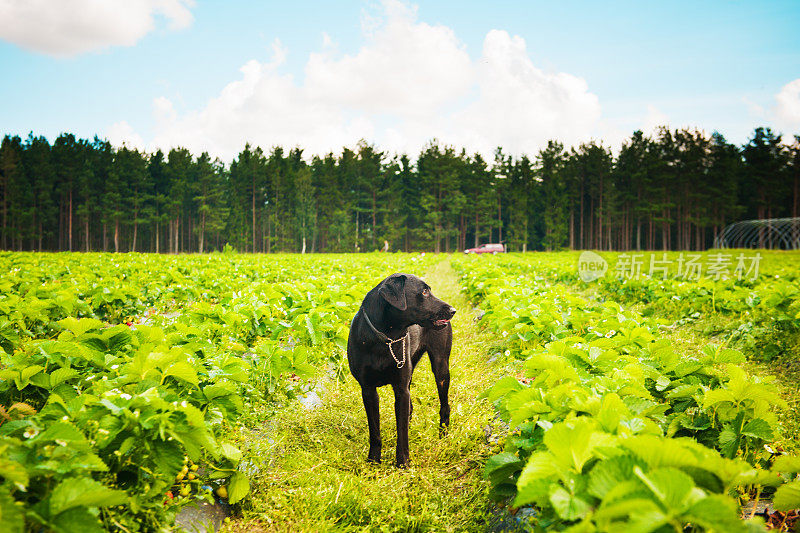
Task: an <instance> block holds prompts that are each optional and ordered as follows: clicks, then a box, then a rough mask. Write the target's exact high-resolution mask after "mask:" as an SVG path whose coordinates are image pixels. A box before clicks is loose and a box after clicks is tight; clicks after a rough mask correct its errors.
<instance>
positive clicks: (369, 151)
mask: <svg viewBox="0 0 800 533" xmlns="http://www.w3.org/2000/svg"><path fill="white" fill-rule="evenodd" d="M799 184H800V135H796V136H794V137H793V138H791V140H790V142H782V138H781V136H780V135H778V134H776V133H774V132H772V131H771V130H770V129H769V128H757V129H755V131H754V132H753V134H752V136H751V138H750V139H749V140H748V142H747V143H746V144H744V145H743V146H737V145H734V144H731V143H729V142H727V141H726V140H725V138H724V137H723V136H722V135H721V134H719V133H716V132H715V133H713V134H712V135H710V136H708V135H706V134H705V133H703V132H702V131H698V130H691V129H678V130H670V129H669V128H666V127H662V128H659V129H658V130H657V132H656V133H655V134H654V135H652V136H647V135H645V134H643V133H642V132H641V131H636V132H634V133H633V134H632V136H631V137H630V138H629V139H627V140H626V141H625V142H624V143H623V144H622V146H621V148H620V150H619V152H618V153H617V154H614V153H613V152H612V151H611V149H609V148H608V147H606V146H604V145H603V144H602V143H599V142H594V141H593V142H588V143H584V144H581V145H579V146H577V147H572V148H569V149H567V148H565V147H564V145H562V144H561V143H559V142H556V141H550V142H549V143H548V144H547V146H546V147H545V148H543V149H541V150H540V151H539V152H538V153H537V154H535V155H533V156H528V155H522V156H519V157H512V156H510V155H507V154H506V153H504V152H503V150H502V148H497V150H496V151H495V153H494V159H493V160H492V161H487V160H485V159H484V157H482V156H481V155H480V154H478V153H475V154H470V153H467V151H466V150H464V149H457V148H455V147H453V146H447V145H443V144H441V143H439V142H437V141H435V140H434V141H431V142H429V143H428V144H427V145H426V146H425V147H424V148H423V149H422V151H421V152H420V153H419V154H418V155H417V156H416V159H412V158H411V157H410V156H409V155H406V154H401V155H392V154H388V153H386V152H383V151H380V150H379V149H377V148H376V147H375V146H374V145H371V144H368V143H366V142H364V141H362V142H359V143H358V144H357V146H355V147H353V148H344V149H343V150H342V152H341V153H340V154H333V153H329V154H327V155H324V156H313V157H311V158H310V160H309V159H308V158H306V157H304V154H303V150H302V149H301V148H294V149H291V150H288V151H286V150H284V149H283V148H281V147H273V148H271V149H270V150H269V151H268V152H267V151H264V150H262V148H260V147H253V146H251V145H249V144H248V145H246V146H245V147H244V149H243V150H242V151H241V152H240V153H239V154H238V156H237V157H236V158H235V159H234V160H233V161H232V162H231V163H230V164H226V163H224V162H222V161H220V160H219V159H212V158H211V157H210V156H209V155H208V153H202V154H200V155H199V156H195V155H194V154H192V153H191V152H190V151H189V150H187V149H185V148H173V149H171V150H170V151H169V152H167V153H164V152H163V151H161V150H158V151H156V152H155V153H146V152H143V151H139V150H137V149H133V148H130V147H127V146H122V147H119V148H115V147H113V146H112V145H111V144H110V143H109V142H108V141H107V140H103V139H99V138H98V137H95V138H94V139H92V140H88V139H80V138H76V136H75V135H73V134H70V133H64V134H61V135H59V136H58V138H56V139H55V141H54V142H53V143H52V144H51V143H50V142H49V141H48V140H47V139H46V138H45V137H42V136H34V135H33V134H32V133H31V134H30V135H29V136H28V138H27V139H26V140H25V141H23V140H22V139H21V138H20V137H18V136H10V135H6V136H5V137H4V138H3V141H2V144H1V145H0V248H2V249H4V250H41V251H66V250H72V251H98V250H102V251H109V250H110V251H116V252H128V251H136V252H156V253H185V252H207V251H210V250H222V249H223V248H224V247H225V246H226V245H228V246H231V247H234V248H235V249H237V250H240V251H243V252H257V253H262V252H263V253H270V252H301V251H302V252H353V251H373V250H376V249H381V248H382V247H383V246H384V242H387V243H388V245H389V248H390V249H391V250H402V251H415V250H416V251H434V252H440V251H444V252H450V251H456V250H463V249H464V248H467V247H469V246H477V245H479V244H480V243H484V242H504V243H506V244H507V246H508V249H509V250H534V249H537V250H539V249H544V250H554V249H561V248H572V249H588V248H592V249H600V250H631V249H643V250H661V249H663V250H670V249H687V250H689V249H694V250H699V249H706V248H708V247H710V246H711V244H712V242H713V237H714V235H715V234H716V233H717V232H718V231H719V230H721V229H722V228H723V227H724V226H725V225H726V224H728V223H730V222H733V221H737V220H742V219H763V218H776V217H785V216H793V217H797V216H800V186H799Z"/></svg>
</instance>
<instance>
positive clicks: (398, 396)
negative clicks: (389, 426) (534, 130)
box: [392, 383, 411, 466]
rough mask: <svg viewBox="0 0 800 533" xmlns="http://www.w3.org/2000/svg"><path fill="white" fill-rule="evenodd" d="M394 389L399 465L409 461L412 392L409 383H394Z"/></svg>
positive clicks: (397, 461) (397, 462)
mask: <svg viewBox="0 0 800 533" xmlns="http://www.w3.org/2000/svg"><path fill="white" fill-rule="evenodd" d="M392 388H393V389H394V415H395V418H396V419H397V460H396V464H397V466H404V465H406V464H407V463H408V459H409V452H408V420H409V415H410V411H411V393H410V391H409V389H408V383H401V384H399V385H392Z"/></svg>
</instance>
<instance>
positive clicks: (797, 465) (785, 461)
mask: <svg viewBox="0 0 800 533" xmlns="http://www.w3.org/2000/svg"><path fill="white" fill-rule="evenodd" d="M772 470H774V471H775V472H787V473H791V474H796V473H798V472H800V457H798V456H795V455H781V456H779V457H778V458H777V459H775V462H774V463H772Z"/></svg>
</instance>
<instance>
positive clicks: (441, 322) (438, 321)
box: [434, 318, 450, 326]
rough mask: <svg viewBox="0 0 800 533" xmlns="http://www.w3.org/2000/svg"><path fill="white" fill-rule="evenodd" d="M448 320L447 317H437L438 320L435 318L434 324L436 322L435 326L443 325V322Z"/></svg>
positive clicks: (445, 322)
mask: <svg viewBox="0 0 800 533" xmlns="http://www.w3.org/2000/svg"><path fill="white" fill-rule="evenodd" d="M448 322H450V319H448V318H441V319H439V320H436V321H434V324H436V325H437V326H444V325H445V324H447V323H448Z"/></svg>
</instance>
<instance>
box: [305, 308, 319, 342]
mask: <svg viewBox="0 0 800 533" xmlns="http://www.w3.org/2000/svg"><path fill="white" fill-rule="evenodd" d="M316 326H317V324H316V318H312V317H311V315H310V314H309V315H306V330H307V331H308V336H309V338H310V339H311V344H312V345H314V346H316V345H317V344H319V338H318V337H317V328H316Z"/></svg>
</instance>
